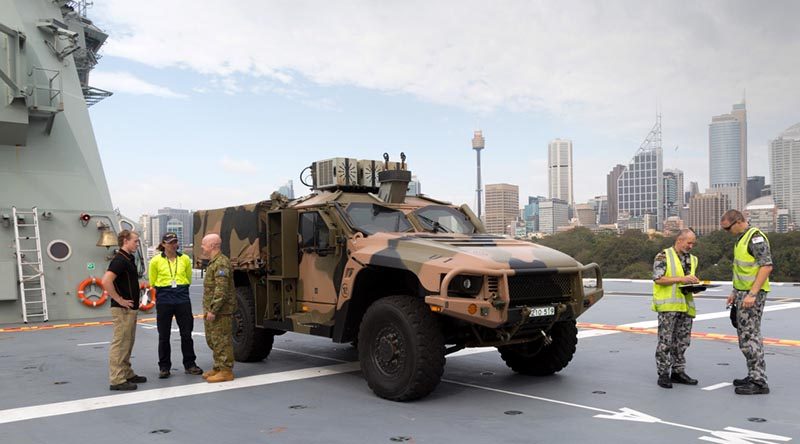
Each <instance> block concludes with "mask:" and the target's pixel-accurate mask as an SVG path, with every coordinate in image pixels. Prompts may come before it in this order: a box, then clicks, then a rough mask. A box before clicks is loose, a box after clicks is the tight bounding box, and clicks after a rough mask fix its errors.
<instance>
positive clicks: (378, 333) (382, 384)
mask: <svg viewBox="0 0 800 444" xmlns="http://www.w3.org/2000/svg"><path fill="white" fill-rule="evenodd" d="M444 346H445V344H444V335H443V334H442V330H441V326H440V324H439V320H438V319H437V317H436V315H434V314H433V313H432V312H431V309H430V307H428V305H427V304H425V303H424V302H423V301H422V300H420V299H418V298H414V297H411V296H388V297H385V298H381V299H379V300H377V301H376V302H374V303H373V304H372V305H370V307H369V308H368V309H367V312H366V313H365V314H364V317H363V319H362V321H361V327H360V329H359V333H358V360H359V361H360V362H361V371H362V373H363V374H364V378H365V379H366V380H367V384H368V385H369V388H370V389H372V391H373V392H375V394H376V395H378V396H380V397H381V398H385V399H389V400H392V401H411V400H414V399H419V398H422V397H423V396H426V395H428V394H429V393H430V392H432V391H433V390H434V389H435V388H436V386H437V385H438V384H439V381H440V380H441V379H442V373H444V363H445V358H444V351H445V348H444Z"/></svg>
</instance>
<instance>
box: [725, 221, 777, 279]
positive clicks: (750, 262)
mask: <svg viewBox="0 0 800 444" xmlns="http://www.w3.org/2000/svg"><path fill="white" fill-rule="evenodd" d="M756 234H758V235H759V236H761V237H762V238H763V239H764V242H766V243H767V245H769V240H767V236H764V233H762V232H761V230H759V229H758V228H756V227H751V228H749V229H748V230H747V232H746V233H745V234H744V236H742V238H741V239H739V242H737V243H736V246H735V247H734V248H733V288H735V289H737V290H742V291H746V290H749V289H751V288H753V282H755V280H756V275H757V274H758V269H759V268H760V267H761V266H760V265H758V263H757V262H756V258H755V257H753V255H751V254H750V252H749V251H747V246H748V245H750V239H752V238H753V236H754V235H756ZM761 290H762V291H769V278H767V280H766V281H764V285H762V286H761Z"/></svg>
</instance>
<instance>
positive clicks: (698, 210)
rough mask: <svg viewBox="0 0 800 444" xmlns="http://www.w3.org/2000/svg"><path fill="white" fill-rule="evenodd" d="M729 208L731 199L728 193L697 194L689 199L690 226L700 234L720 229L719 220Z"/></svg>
mask: <svg viewBox="0 0 800 444" xmlns="http://www.w3.org/2000/svg"><path fill="white" fill-rule="evenodd" d="M709 191H711V190H709ZM729 209H730V201H729V200H728V196H727V195H726V194H723V193H718V192H714V193H706V194H695V195H694V196H692V199H691V200H690V201H689V226H690V227H692V229H693V230H694V232H695V233H697V234H698V235H706V234H709V233H711V232H712V231H716V230H719V220H720V218H721V217H722V215H723V214H724V213H725V212H726V211H728V210H729Z"/></svg>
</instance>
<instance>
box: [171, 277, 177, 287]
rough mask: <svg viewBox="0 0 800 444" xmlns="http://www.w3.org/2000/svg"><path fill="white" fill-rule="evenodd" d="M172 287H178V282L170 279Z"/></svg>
mask: <svg viewBox="0 0 800 444" xmlns="http://www.w3.org/2000/svg"><path fill="white" fill-rule="evenodd" d="M172 288H178V283H177V282H175V279H173V280H172Z"/></svg>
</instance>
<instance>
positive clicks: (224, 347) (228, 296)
mask: <svg viewBox="0 0 800 444" xmlns="http://www.w3.org/2000/svg"><path fill="white" fill-rule="evenodd" d="M221 245H222V239H221V238H220V237H219V235H217V234H209V235H207V236H206V237H204V238H203V242H202V243H201V247H202V249H203V254H204V255H205V256H206V257H207V258H209V259H210V261H209V263H208V267H207V268H206V275H205V280H204V281H203V312H204V319H205V332H206V342H207V343H208V347H209V348H210V349H211V351H212V352H213V355H214V367H213V368H212V369H211V370H209V371H207V372H205V373H203V378H204V379H205V380H206V381H208V382H223V381H232V380H233V332H232V328H231V315H233V313H234V312H235V311H236V293H234V288H233V272H232V270H231V262H230V260H229V259H228V258H227V257H226V256H225V255H224V254H222V252H220V247H221Z"/></svg>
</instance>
